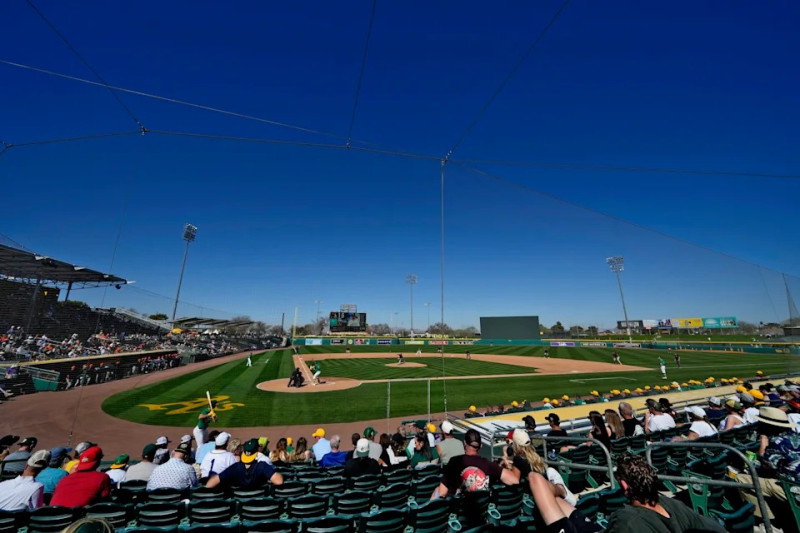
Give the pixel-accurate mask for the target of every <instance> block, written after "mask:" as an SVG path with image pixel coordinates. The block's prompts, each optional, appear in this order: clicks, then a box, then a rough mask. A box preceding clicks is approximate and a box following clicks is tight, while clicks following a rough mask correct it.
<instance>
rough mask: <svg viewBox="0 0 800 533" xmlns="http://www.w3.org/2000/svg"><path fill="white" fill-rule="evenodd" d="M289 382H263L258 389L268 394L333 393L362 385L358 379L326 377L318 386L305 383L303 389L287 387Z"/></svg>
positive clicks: (283, 380)
mask: <svg viewBox="0 0 800 533" xmlns="http://www.w3.org/2000/svg"><path fill="white" fill-rule="evenodd" d="M288 382H289V378H281V379H271V380H269V381H262V382H261V383H259V384H258V385H256V387H257V388H259V389H261V390H265V391H268V392H291V393H295V392H299V393H302V392H332V391H337V390H345V389H353V388H355V387H358V386H359V385H361V382H360V381H358V380H357V379H350V378H335V377H324V378H323V379H322V383H318V384H317V385H312V384H310V383H304V384H303V386H302V387H300V388H297V387H287V386H286V384H287V383H288Z"/></svg>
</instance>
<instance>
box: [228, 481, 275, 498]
mask: <svg viewBox="0 0 800 533" xmlns="http://www.w3.org/2000/svg"><path fill="white" fill-rule="evenodd" d="M271 487H272V485H270V484H269V483H268V484H266V485H262V486H260V487H248V488H242V487H233V489H232V490H231V495H232V496H233V498H234V499H236V500H240V499H243V498H259V497H261V496H267V495H268V494H269V493H270V490H271Z"/></svg>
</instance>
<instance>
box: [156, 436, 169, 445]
mask: <svg viewBox="0 0 800 533" xmlns="http://www.w3.org/2000/svg"><path fill="white" fill-rule="evenodd" d="M165 444H169V439H168V438H167V437H158V438H157V439H156V446H163V445H165Z"/></svg>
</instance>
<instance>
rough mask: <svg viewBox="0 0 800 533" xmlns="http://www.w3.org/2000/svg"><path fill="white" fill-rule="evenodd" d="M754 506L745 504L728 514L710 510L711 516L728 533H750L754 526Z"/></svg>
mask: <svg viewBox="0 0 800 533" xmlns="http://www.w3.org/2000/svg"><path fill="white" fill-rule="evenodd" d="M755 508H756V507H755V505H753V504H752V503H747V504H745V505H743V506H742V507H740V508H739V509H737V510H736V511H732V512H729V513H725V512H721V511H716V510H714V509H712V510H711V515H712V516H713V517H714V518H716V519H717V520H718V521H719V522H720V523H721V524H722V525H724V526H725V531H728V532H729V533H752V532H753V529H754V527H755V524H756V517H755V513H754V511H755Z"/></svg>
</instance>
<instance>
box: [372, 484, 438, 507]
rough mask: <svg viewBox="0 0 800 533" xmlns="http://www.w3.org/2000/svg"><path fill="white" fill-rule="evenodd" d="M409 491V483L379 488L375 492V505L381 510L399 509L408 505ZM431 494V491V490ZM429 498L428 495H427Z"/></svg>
mask: <svg viewBox="0 0 800 533" xmlns="http://www.w3.org/2000/svg"><path fill="white" fill-rule="evenodd" d="M410 491H411V485H410V484H409V483H395V484H393V485H389V486H387V487H380V488H379V489H378V490H376V491H375V493H374V494H375V505H377V506H378V507H379V508H381V509H400V508H403V507H405V506H406V505H408V497H409V494H410ZM431 492H433V489H431ZM428 498H430V494H428Z"/></svg>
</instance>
